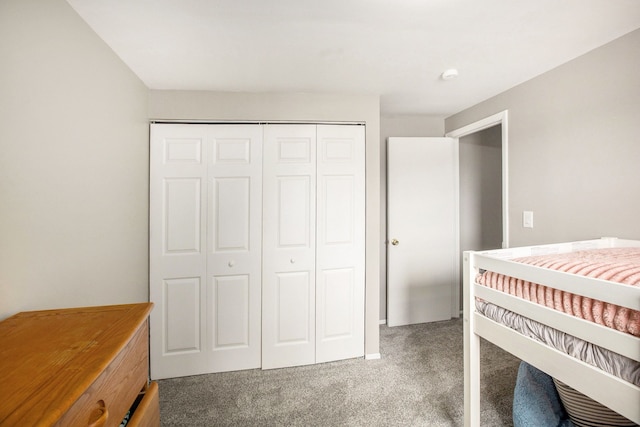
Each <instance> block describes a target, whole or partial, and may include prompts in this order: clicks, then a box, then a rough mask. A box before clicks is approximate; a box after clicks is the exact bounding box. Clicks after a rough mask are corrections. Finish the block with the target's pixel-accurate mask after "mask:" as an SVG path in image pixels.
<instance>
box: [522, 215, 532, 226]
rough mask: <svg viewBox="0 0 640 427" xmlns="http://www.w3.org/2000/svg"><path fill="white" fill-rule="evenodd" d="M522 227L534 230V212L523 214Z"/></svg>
mask: <svg viewBox="0 0 640 427" xmlns="http://www.w3.org/2000/svg"><path fill="white" fill-rule="evenodd" d="M522 226H523V227H524V228H533V212H532V211H523V212H522Z"/></svg>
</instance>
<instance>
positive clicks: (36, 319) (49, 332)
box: [0, 303, 153, 425]
mask: <svg viewBox="0 0 640 427" xmlns="http://www.w3.org/2000/svg"><path fill="white" fill-rule="evenodd" d="M152 307H153V304H152V303H142V304H127V305H112V306H100V307H83V308H69V309H61V310H44V311H29V312H23V313H18V314H16V315H14V316H12V317H9V318H8V319H5V320H3V321H2V322H0V384H2V386H1V387H0V425H2V424H3V422H4V420H6V419H7V418H9V417H11V418H15V417H16V416H18V415H20V414H28V413H30V412H31V411H37V413H40V414H43V413H50V414H51V418H52V420H56V419H57V418H58V417H59V416H60V415H61V414H63V413H64V412H65V411H66V410H67V409H68V408H69V407H70V406H71V405H73V403H74V402H75V401H76V400H77V399H78V397H79V396H81V395H82V393H83V392H84V390H86V389H87V388H88V387H89V386H90V385H91V384H92V383H93V382H94V381H95V379H96V378H97V377H98V376H99V375H100V374H101V372H102V371H103V370H104V369H105V368H106V367H107V366H108V365H109V363H111V361H112V360H113V359H114V358H115V357H116V356H117V355H118V353H119V352H120V351H121V350H122V349H123V348H124V347H125V346H126V345H127V343H128V342H129V340H130V339H131V338H132V337H133V335H134V334H135V332H136V331H137V330H138V328H139V327H140V325H141V324H142V323H143V322H144V321H145V320H146V318H147V316H148V315H149V312H150V311H151V308H152Z"/></svg>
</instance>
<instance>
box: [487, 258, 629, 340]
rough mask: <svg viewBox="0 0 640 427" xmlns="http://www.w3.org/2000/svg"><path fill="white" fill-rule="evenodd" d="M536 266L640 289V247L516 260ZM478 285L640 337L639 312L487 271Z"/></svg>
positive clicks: (516, 259) (515, 259)
mask: <svg viewBox="0 0 640 427" xmlns="http://www.w3.org/2000/svg"><path fill="white" fill-rule="evenodd" d="M512 261H517V262H522V263H525V264H530V265H534V266H537V267H544V268H549V269H552V270H557V271H564V272H567V273H573V274H577V275H581V276H586V277H593V278H598V279H603V280H609V281H612V282H617V283H622V284H627V285H630V286H640V248H607V249H593V250H585V251H577V252H569V253H564V254H552V255H538V256H529V257H523V258H514V259H512ZM476 281H477V283H479V284H481V285H485V286H488V287H490V288H493V289H496V290H499V291H503V292H507V293H509V294H512V295H516V296H518V297H520V298H523V299H526V300H529V301H532V302H535V303H538V304H542V305H545V306H547V307H550V308H553V309H556V310H558V311H561V312H564V313H567V314H570V315H573V316H576V317H579V318H582V319H586V320H590V321H592V322H595V323H599V324H601V325H604V326H608V327H610V328H614V329H616V330H618V331H621V332H626V333H629V334H631V335H634V336H640V312H639V311H636V310H631V309H628V308H626V307H620V306H618V305H614V304H609V303H604V302H602V301H597V300H593V299H591V298H587V297H582V296H580V295H574V294H570V293H568V292H563V291H560V290H558V289H552V288H549V287H547V286H543V285H539V284H536V283H531V282H527V281H524V280H520V279H514V278H512V277H508V276H504V275H501V274H497V273H494V272H491V271H485V272H483V273H481V274H479V275H478V277H477V280H476Z"/></svg>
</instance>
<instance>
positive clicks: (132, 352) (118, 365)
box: [57, 320, 149, 427]
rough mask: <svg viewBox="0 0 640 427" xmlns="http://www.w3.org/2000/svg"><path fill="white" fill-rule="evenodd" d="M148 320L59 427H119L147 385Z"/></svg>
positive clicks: (62, 420)
mask: <svg viewBox="0 0 640 427" xmlns="http://www.w3.org/2000/svg"><path fill="white" fill-rule="evenodd" d="M148 340H149V326H148V320H147V321H145V322H143V323H142V325H141V326H140V328H138V330H137V331H136V332H135V334H134V336H133V338H132V339H131V340H130V341H129V342H128V343H127V345H126V346H125V347H124V348H123V350H122V351H121V352H120V353H119V354H118V355H117V356H116V357H115V359H113V360H112V362H111V363H110V364H109V365H108V366H106V367H105V368H104V370H103V371H102V373H101V374H100V376H98V378H97V379H96V380H95V381H94V382H93V384H91V386H89V387H88V388H87V389H86V391H85V392H84V393H83V394H82V395H81V396H80V397H79V398H78V400H76V402H75V403H74V404H73V405H72V406H71V408H70V409H69V410H68V411H67V412H66V413H65V414H64V415H63V416H62V417H61V418H60V420H59V421H58V423H57V425H60V426H95V427H102V426H107V427H110V426H116V427H117V426H119V425H120V422H121V421H122V419H123V418H124V416H125V415H126V413H127V411H129V408H130V407H131V405H132V404H133V402H134V401H135V400H136V397H137V396H138V394H139V393H140V390H142V389H143V388H144V387H145V384H146V383H147V374H148V370H149V355H148V342H149V341H148Z"/></svg>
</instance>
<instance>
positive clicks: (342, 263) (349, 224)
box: [316, 125, 365, 363]
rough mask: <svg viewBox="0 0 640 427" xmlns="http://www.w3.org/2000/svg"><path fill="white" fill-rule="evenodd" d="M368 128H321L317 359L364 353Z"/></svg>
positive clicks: (318, 205) (348, 356) (317, 361)
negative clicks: (366, 152)
mask: <svg viewBox="0 0 640 427" xmlns="http://www.w3.org/2000/svg"><path fill="white" fill-rule="evenodd" d="M364 131H365V128H364V126H339V125H319V126H318V130H317V136H318V155H317V184H318V191H317V243H316V248H317V253H316V259H317V261H316V322H317V325H316V363H321V362H328V361H332V360H341V359H347V358H353V357H360V356H363V355H364V284H365V280H364V271H365V268H364V267H365V266H364V264H365V262H364V261H365V259H364V256H365V248H364V240H365V238H364V233H365V221H364V218H365V176H364V157H365V156H364V154H365V138H364V136H365V135H364Z"/></svg>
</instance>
